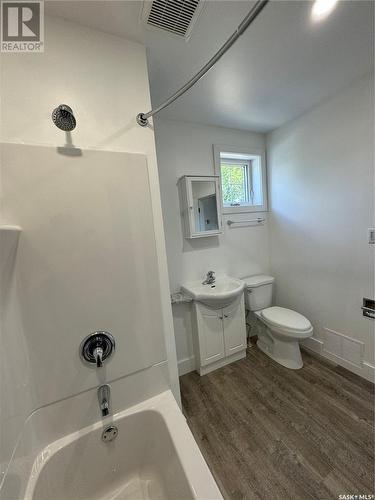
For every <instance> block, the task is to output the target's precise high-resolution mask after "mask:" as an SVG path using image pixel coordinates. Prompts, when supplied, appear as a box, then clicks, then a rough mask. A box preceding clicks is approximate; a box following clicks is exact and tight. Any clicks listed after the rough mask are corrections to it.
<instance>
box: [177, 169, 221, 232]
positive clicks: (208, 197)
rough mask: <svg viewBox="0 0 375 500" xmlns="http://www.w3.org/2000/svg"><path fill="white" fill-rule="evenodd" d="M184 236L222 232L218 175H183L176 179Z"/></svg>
mask: <svg viewBox="0 0 375 500" xmlns="http://www.w3.org/2000/svg"><path fill="white" fill-rule="evenodd" d="M178 188H179V196H180V209H181V217H182V225H183V231H184V236H185V238H189V239H190V238H202V237H206V236H215V235H218V234H220V233H221V232H222V229H221V227H222V221H221V203H220V188H219V176H216V175H211V176H199V175H196V176H192V175H184V176H183V177H181V178H180V179H179V180H178Z"/></svg>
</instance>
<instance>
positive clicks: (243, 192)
mask: <svg viewBox="0 0 375 500" xmlns="http://www.w3.org/2000/svg"><path fill="white" fill-rule="evenodd" d="M246 168H247V166H246V165H238V164H230V163H221V188H222V194H223V203H224V204H225V205H230V204H233V203H246V202H248V199H247V198H248V197H247V189H246Z"/></svg>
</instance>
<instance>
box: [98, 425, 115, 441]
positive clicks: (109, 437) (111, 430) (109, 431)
mask: <svg viewBox="0 0 375 500" xmlns="http://www.w3.org/2000/svg"><path fill="white" fill-rule="evenodd" d="M117 434H118V429H117V427H116V426H115V425H110V426H108V427H106V428H105V429H104V431H103V433H102V441H104V442H105V443H108V442H109V441H113V440H114V439H116V437H117Z"/></svg>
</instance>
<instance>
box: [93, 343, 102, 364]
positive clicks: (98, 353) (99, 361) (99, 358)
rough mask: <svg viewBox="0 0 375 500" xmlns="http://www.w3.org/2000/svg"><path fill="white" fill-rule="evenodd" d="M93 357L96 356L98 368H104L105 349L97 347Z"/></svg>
mask: <svg viewBox="0 0 375 500" xmlns="http://www.w3.org/2000/svg"><path fill="white" fill-rule="evenodd" d="M93 355H94V359H95V360H96V366H97V368H100V367H101V366H103V348H102V347H95V349H94V352H93Z"/></svg>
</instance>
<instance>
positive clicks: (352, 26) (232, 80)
mask: <svg viewBox="0 0 375 500" xmlns="http://www.w3.org/2000/svg"><path fill="white" fill-rule="evenodd" d="M142 3H143V2H142V0H139V1H129V0H125V1H121V0H118V1H110V0H107V1H91V0H86V1H55V0H49V1H48V2H46V4H45V5H46V7H45V9H46V14H47V15H53V16H58V17H63V18H65V19H68V20H72V21H75V22H78V23H80V24H83V25H85V26H89V27H92V28H95V29H99V30H102V31H105V32H107V33H111V34H114V35H117V36H121V37H125V38H128V39H131V40H134V41H138V42H141V43H144V44H145V45H146V47H147V56H148V65H149V75H150V88H151V97H152V102H153V105H154V106H155V105H158V104H160V103H161V102H162V101H163V100H164V99H166V98H167V97H169V95H170V94H171V93H173V92H175V91H176V90H177V89H178V88H179V87H180V86H182V85H183V84H185V83H186V81H187V80H188V79H190V78H191V77H192V76H193V74H194V73H195V72H197V71H198V70H199V69H200V68H201V66H203V64H205V63H206V62H207V61H208V60H209V59H210V58H211V57H212V55H213V54H214V53H215V52H216V51H217V50H218V49H219V47H220V46H221V45H222V44H223V43H224V42H225V40H226V39H227V38H228V37H229V36H230V35H231V34H232V33H233V31H234V30H235V29H236V28H237V26H238V24H239V23H240V22H241V20H242V19H243V18H244V16H245V15H246V13H247V12H248V11H249V10H250V8H251V6H252V5H253V3H254V2H252V1H237V0H231V1H226V0H207V1H206V3H205V6H204V8H203V11H202V13H201V15H200V17H199V19H198V22H197V24H196V25H195V27H194V29H193V33H192V36H191V38H190V40H189V41H188V42H186V41H185V40H183V39H178V38H176V37H174V36H171V35H169V34H167V33H165V32H163V31H155V30H149V29H147V28H146V27H145V25H144V24H143V23H142V22H141V21H140V12H141V9H142ZM311 7H312V2H311V1H306V0H291V1H286V0H274V1H272V2H270V3H269V4H268V5H267V6H266V7H265V9H264V10H263V11H262V13H261V14H260V15H259V17H258V18H257V19H256V20H255V22H254V23H253V24H252V25H251V27H250V28H249V29H248V30H247V31H246V32H245V33H244V35H242V36H241V37H240V38H239V40H238V41H237V42H236V43H235V45H234V46H233V47H232V48H231V49H230V50H229V52H227V53H226V54H225V55H224V57H223V58H222V59H221V60H220V61H219V62H218V63H217V64H216V65H215V67H214V68H212V69H211V70H210V71H209V73H208V74H207V75H206V76H205V77H204V78H203V79H202V80H201V81H200V82H198V84H197V85H196V86H195V87H194V88H193V89H191V90H190V91H189V92H188V93H187V94H185V95H184V96H183V97H182V98H180V99H179V100H178V101H177V102H175V103H174V104H172V105H171V106H170V107H169V108H168V109H166V110H164V111H162V112H161V113H160V116H161V117H165V118H172V119H178V120H184V121H192V122H199V123H204V124H210V125H219V126H224V127H232V128H239V129H245V130H253V131H259V132H267V131H270V130H273V129H274V128H276V127H278V126H280V125H282V124H283V123H285V122H287V121H289V120H291V119H293V118H295V117H297V116H298V115H300V114H302V113H303V112H305V111H306V110H307V109H309V108H311V107H312V106H314V105H316V104H318V103H319V102H321V101H322V100H324V99H326V98H328V97H330V96H331V95H333V94H334V93H336V92H338V91H340V90H341V89H343V88H345V87H346V86H348V85H350V83H352V82H353V81H354V80H356V79H358V78H360V77H361V76H363V75H364V74H366V73H368V72H369V71H373V48H374V2H373V1H372V0H371V1H361V0H352V1H342V0H341V1H340V2H339V3H338V5H337V6H336V8H335V10H334V11H333V12H332V13H331V15H330V16H329V17H327V18H326V19H324V20H321V21H319V22H313V21H312V19H311ZM140 111H148V110H140Z"/></svg>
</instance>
